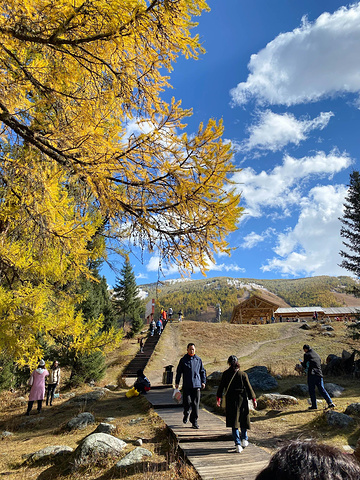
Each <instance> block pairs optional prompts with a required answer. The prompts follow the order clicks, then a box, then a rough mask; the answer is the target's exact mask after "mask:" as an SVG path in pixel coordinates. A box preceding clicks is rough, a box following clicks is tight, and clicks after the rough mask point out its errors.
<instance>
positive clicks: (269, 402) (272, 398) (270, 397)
mask: <svg viewBox="0 0 360 480" xmlns="http://www.w3.org/2000/svg"><path fill="white" fill-rule="evenodd" d="M297 403H299V402H298V400H297V398H295V397H292V396H290V395H280V394H279V393H264V394H263V395H261V396H260V397H259V398H258V401H257V404H258V409H259V410H263V409H264V408H272V409H274V408H276V409H278V408H279V407H286V406H288V405H296V404H297Z"/></svg>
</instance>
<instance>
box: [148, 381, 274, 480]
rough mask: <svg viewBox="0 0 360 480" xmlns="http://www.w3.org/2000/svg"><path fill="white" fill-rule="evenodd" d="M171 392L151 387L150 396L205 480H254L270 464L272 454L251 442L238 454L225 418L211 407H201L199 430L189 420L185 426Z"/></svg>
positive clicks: (151, 401)
mask: <svg viewBox="0 0 360 480" xmlns="http://www.w3.org/2000/svg"><path fill="white" fill-rule="evenodd" d="M172 392H173V390H172V389H171V388H169V389H166V388H165V389H162V390H150V392H149V393H148V395H147V398H148V400H149V402H150V403H151V404H152V405H153V407H154V408H155V409H156V413H157V414H158V415H159V416H160V417H161V418H162V419H163V420H164V422H165V423H166V424H167V426H168V427H169V428H170V429H171V430H172V432H173V434H174V435H175V438H176V439H177V441H178V446H179V448H180V449H181V450H182V451H183V453H184V455H185V456H186V458H187V459H188V460H189V462H190V463H191V464H192V465H193V466H194V468H195V469H196V471H197V472H198V474H199V476H200V477H201V478H202V480H235V479H236V480H254V479H255V478H256V476H257V474H258V473H259V472H260V471H261V470H262V469H263V468H264V467H265V466H266V465H267V464H268V463H269V459H270V455H269V454H268V453H267V452H265V450H262V449H261V448H259V447H257V446H255V445H252V444H249V446H248V447H246V448H245V449H244V450H243V451H242V452H241V453H236V451H235V445H234V442H233V440H232V436H231V429H230V428H227V427H226V424H225V419H223V418H221V417H218V416H216V415H214V414H212V413H211V412H209V411H208V410H205V409H202V408H201V409H200V411H199V419H198V422H199V425H200V428H199V429H198V430H196V429H193V428H191V424H190V423H187V424H186V425H184V424H183V421H182V420H183V411H182V406H181V405H178V404H176V403H174V401H173V400H172ZM179 407H180V408H179Z"/></svg>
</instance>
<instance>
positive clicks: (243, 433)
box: [231, 427, 248, 445]
mask: <svg viewBox="0 0 360 480" xmlns="http://www.w3.org/2000/svg"><path fill="white" fill-rule="evenodd" d="M231 433H232V436H233V439H234V442H235V445H240V444H241V440H247V439H248V435H247V430H246V428H242V429H241V433H240V432H239V429H238V428H235V427H232V432H231Z"/></svg>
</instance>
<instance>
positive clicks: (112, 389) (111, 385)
mask: <svg viewBox="0 0 360 480" xmlns="http://www.w3.org/2000/svg"><path fill="white" fill-rule="evenodd" d="M105 388H107V389H108V390H111V391H114V390H116V389H117V385H113V384H109V385H105Z"/></svg>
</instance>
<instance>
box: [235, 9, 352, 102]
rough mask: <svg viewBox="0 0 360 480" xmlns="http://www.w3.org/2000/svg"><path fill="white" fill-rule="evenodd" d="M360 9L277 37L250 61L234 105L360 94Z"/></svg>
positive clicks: (323, 17) (320, 19)
mask: <svg viewBox="0 0 360 480" xmlns="http://www.w3.org/2000/svg"><path fill="white" fill-rule="evenodd" d="M359 47H360V4H359V3H356V4H353V5H351V6H349V7H348V8H346V7H341V8H340V9H339V10H337V11H336V12H335V13H333V14H330V13H323V14H322V15H320V17H318V18H317V20H316V21H314V22H313V23H310V22H308V21H307V20H306V18H304V19H303V22H302V25H301V26H300V27H299V28H297V29H295V30H293V31H292V32H286V33H282V34H280V35H278V36H277V37H276V38H275V39H274V40H272V41H271V42H270V43H268V44H267V45H266V47H265V48H264V49H263V50H261V51H260V52H259V53H257V54H254V55H252V56H251V59H250V63H249V65H248V68H249V70H250V74H249V76H248V78H247V80H246V82H241V83H239V84H238V85H237V87H235V88H234V89H232V90H231V92H230V93H231V96H232V100H233V103H234V104H244V103H246V102H247V101H248V100H249V99H250V98H255V99H256V100H257V101H258V102H259V103H269V104H283V105H294V104H298V103H303V102H311V101H317V100H319V99H320V98H323V97H327V96H331V95H335V94H342V93H350V92H352V93H358V92H359V91H360V75H359V71H360V56H359V54H358V52H359Z"/></svg>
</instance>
